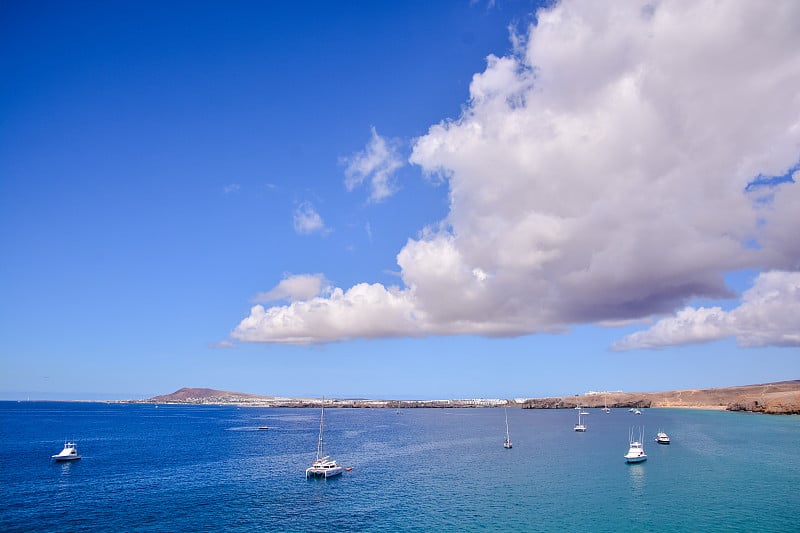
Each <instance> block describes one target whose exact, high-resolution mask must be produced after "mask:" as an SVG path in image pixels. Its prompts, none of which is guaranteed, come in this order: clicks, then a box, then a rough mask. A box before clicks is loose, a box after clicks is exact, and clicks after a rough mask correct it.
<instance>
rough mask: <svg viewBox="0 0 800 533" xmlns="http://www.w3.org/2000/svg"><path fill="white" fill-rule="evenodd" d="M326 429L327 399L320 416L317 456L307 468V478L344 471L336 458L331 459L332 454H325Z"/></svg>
mask: <svg viewBox="0 0 800 533" xmlns="http://www.w3.org/2000/svg"><path fill="white" fill-rule="evenodd" d="M324 431H325V400H322V412H321V414H320V416H319V439H318V440H317V458H316V459H315V460H314V462H313V463H311V466H309V467H308V468H306V479H308V478H310V477H324V478H329V477H332V476H338V475H339V474H341V473H342V471H343V470H344V468H343V467H342V465H340V464H338V463H337V462H336V461H335V460H333V459H331V456H330V455H325V449H324V446H323V434H324Z"/></svg>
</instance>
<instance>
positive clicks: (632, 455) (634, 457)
mask: <svg viewBox="0 0 800 533" xmlns="http://www.w3.org/2000/svg"><path fill="white" fill-rule="evenodd" d="M642 435H644V428H641V429H640V430H639V439H638V440H635V439H634V438H633V428H631V429H630V431H629V432H628V442H629V447H628V453H626V454H625V461H627V462H628V463H641V462H642V461H646V460H647V454H646V453H644V444H642Z"/></svg>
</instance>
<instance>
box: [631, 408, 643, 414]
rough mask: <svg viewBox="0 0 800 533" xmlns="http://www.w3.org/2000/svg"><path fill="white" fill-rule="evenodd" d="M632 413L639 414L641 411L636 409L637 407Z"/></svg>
mask: <svg viewBox="0 0 800 533" xmlns="http://www.w3.org/2000/svg"><path fill="white" fill-rule="evenodd" d="M633 414H635V415H640V414H642V412H641V411H640V410H638V409H634V411H633Z"/></svg>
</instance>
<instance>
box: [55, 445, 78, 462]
mask: <svg viewBox="0 0 800 533" xmlns="http://www.w3.org/2000/svg"><path fill="white" fill-rule="evenodd" d="M51 457H52V458H53V459H55V460H56V461H75V460H76V459H80V458H81V456H80V455H78V445H77V444H75V443H74V442H66V441H65V442H64V449H63V450H61V451H60V452H58V453H57V454H56V455H53V456H51Z"/></svg>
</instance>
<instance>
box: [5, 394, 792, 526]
mask: <svg viewBox="0 0 800 533" xmlns="http://www.w3.org/2000/svg"><path fill="white" fill-rule="evenodd" d="M590 412H591V413H592V414H591V415H589V416H587V417H585V418H586V424H587V426H588V431H587V432H586V433H584V434H581V433H576V432H574V431H573V430H572V426H573V425H574V423H575V421H576V416H577V415H576V414H575V411H574V410H553V411H549V410H541V411H540V410H520V409H509V410H508V417H509V424H510V427H511V438H512V440H513V442H514V448H513V449H512V450H506V449H504V448H503V445H502V443H503V439H504V437H505V418H504V413H503V409H405V410H402V414H397V413H396V412H395V410H392V409H329V410H326V412H325V420H326V433H325V435H326V451H328V452H330V453H331V455H332V456H333V457H334V458H335V459H337V460H338V461H339V462H340V463H342V464H344V465H346V466H350V467H352V468H353V470H352V471H351V472H347V473H345V474H344V475H343V476H341V477H338V478H331V479H328V480H319V479H312V480H306V479H305V477H304V471H305V468H306V467H307V466H308V465H309V463H310V462H311V460H312V459H313V458H314V455H315V453H316V441H317V432H318V427H319V410H317V409H261V408H241V409H239V408H236V407H211V406H160V407H158V408H156V407H155V406H153V405H116V404H101V403H44V402H22V403H17V402H0V437H2V438H1V439H0V442H2V445H3V449H4V452H5V453H4V454H3V455H4V457H3V460H2V461H0V531H253V530H259V531H499V530H505V531H592V532H595V531H597V532H601V531H800V489H799V488H798V485H800V446H799V443H800V417H796V416H794V417H778V416H764V415H752V414H744V413H728V412H718V411H695V410H679V409H648V410H644V414H643V415H642V416H634V415H632V414H630V413H628V412H627V410H615V411H613V412H612V413H610V414H604V413H602V412H601V411H599V410H596V409H592V410H590ZM261 425H267V426H269V427H270V429H268V430H262V431H259V430H258V429H257V428H258V426H261ZM634 425H635V426H639V425H644V427H645V434H646V438H645V451H646V452H647V453H648V456H649V458H648V460H647V462H645V463H643V464H638V465H628V464H626V463H625V462H624V460H623V458H622V456H623V455H624V454H625V452H626V451H627V447H628V429H629V428H630V427H631V426H634ZM658 429H664V430H665V431H666V432H667V433H669V435H670V436H671V437H672V441H673V442H672V444H671V445H669V446H661V445H658V444H656V443H655V442H653V438H654V437H655V433H656V432H657V430H658ZM64 439H74V440H76V441H77V443H78V451H79V452H80V454H81V455H82V456H83V459H82V460H80V461H76V462H73V463H67V464H60V463H59V464H57V463H54V462H52V461H51V460H50V456H51V455H52V454H55V453H58V452H59V451H60V450H61V447H62V445H63V441H64Z"/></svg>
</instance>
